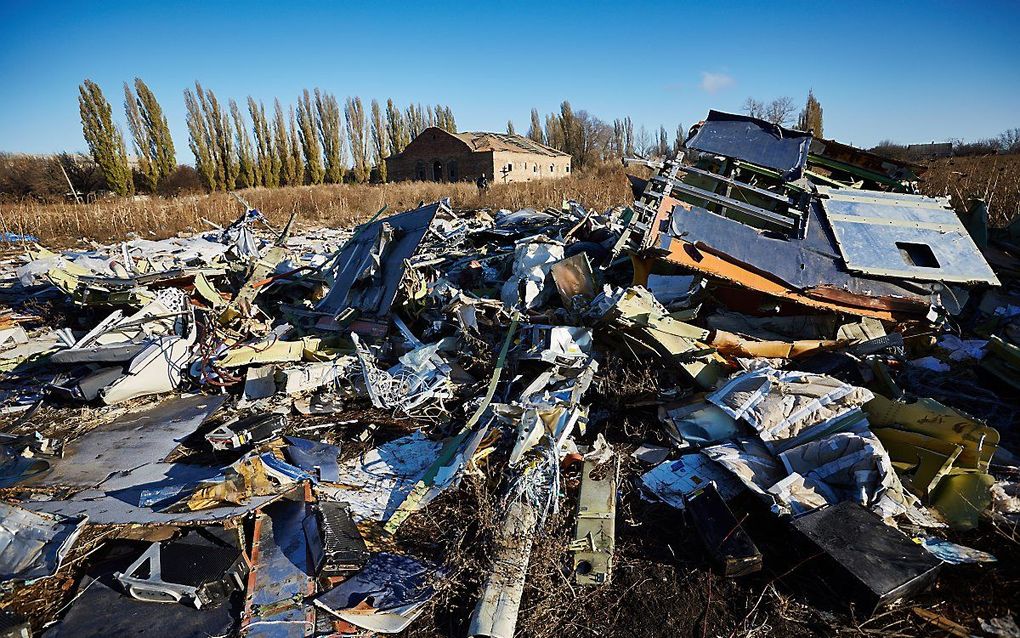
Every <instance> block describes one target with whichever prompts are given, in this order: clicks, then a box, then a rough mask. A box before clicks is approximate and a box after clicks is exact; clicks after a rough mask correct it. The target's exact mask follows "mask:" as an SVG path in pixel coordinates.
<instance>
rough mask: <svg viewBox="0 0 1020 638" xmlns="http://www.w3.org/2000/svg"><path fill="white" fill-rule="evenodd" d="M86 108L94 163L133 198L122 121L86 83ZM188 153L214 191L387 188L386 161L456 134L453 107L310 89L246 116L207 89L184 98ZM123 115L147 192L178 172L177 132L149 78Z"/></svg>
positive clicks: (129, 94) (127, 96)
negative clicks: (432, 138)
mask: <svg viewBox="0 0 1020 638" xmlns="http://www.w3.org/2000/svg"><path fill="white" fill-rule="evenodd" d="M78 89H79V97H78V104H79V109H80V112H81V121H82V132H83V134H84V136H85V141H86V142H87V143H88V145H89V150H90V151H91V153H92V158H93V160H94V161H95V162H96V165H97V166H98V167H99V169H100V171H101V172H102V174H103V176H104V177H105V179H106V182H107V184H108V185H109V187H110V190H111V191H113V192H115V193H117V194H118V195H128V194H131V193H133V192H134V179H133V172H132V169H131V167H130V164H129V162H128V153H127V148H126V144H125V140H124V135H123V134H122V133H121V130H120V128H119V127H118V126H117V125H116V123H115V122H114V121H113V109H112V107H111V106H110V103H109V101H108V100H107V99H106V97H105V96H104V95H103V92H102V90H101V89H100V88H99V86H98V85H97V84H96V83H95V82H92V81H91V80H85V81H84V82H83V83H82V84H81V85H80V86H79V87H78ZM184 103H185V107H186V109H187V124H188V138H189V139H188V146H189V147H190V149H191V151H192V153H193V154H194V156H195V168H196V169H197V171H198V174H199V176H200V178H201V179H202V182H203V183H204V184H205V186H206V187H207V188H208V189H209V190H232V189H235V188H251V187H254V186H264V187H268V188H274V187H277V186H295V185H304V184H323V183H329V184H338V183H341V182H344V181H355V182H367V181H369V180H370V179H372V178H375V179H378V180H380V181H386V162H385V158H387V157H389V156H390V155H395V154H397V153H400V152H401V151H403V150H404V148H405V147H406V146H407V145H408V144H409V143H410V141H411V140H412V139H414V137H416V136H417V135H418V134H419V133H421V132H422V131H423V130H425V129H426V128H428V127H430V126H438V127H440V128H443V129H445V130H448V131H450V132H453V133H455V132H457V123H456V120H455V118H454V115H453V110H452V109H451V108H450V107H449V106H441V105H436V106H425V107H422V106H421V105H420V104H418V105H415V104H412V105H410V106H408V107H407V108H405V109H403V110H401V109H399V108H398V107H397V106H396V105H394V103H393V100H387V101H386V105H385V107H384V106H382V105H381V104H380V103H379V102H378V101H377V100H372V102H371V105H370V107H369V111H368V112H366V110H365V106H364V104H363V103H362V101H361V98H360V97H348V98H346V99H345V100H344V103H343V106H342V107H341V105H340V102H339V100H337V98H336V96H335V95H333V94H332V93H327V92H324V91H321V90H319V89H315V90H314V91H312V92H309V91H308V90H307V89H306V90H304V91H303V92H302V94H301V95H300V96H299V97H298V100H297V107H296V108H295V107H294V106H293V105H289V106H288V107H287V108H286V109H284V107H283V106H282V105H281V104H280V100H279V99H276V100H274V103H273V109H272V111H271V112H268V113H267V111H266V107H265V104H264V103H262V102H259V101H256V100H255V99H254V98H252V97H250V96H249V97H248V100H247V109H246V110H247V113H245V112H244V110H242V108H241V107H239V106H238V104H237V102H235V101H234V100H233V99H230V100H228V101H227V104H226V105H223V104H221V103H220V101H219V100H218V99H217V98H216V95H215V94H214V93H213V92H212V91H211V90H209V89H205V88H203V87H202V85H201V84H199V83H198V82H196V83H195V87H194V90H192V89H190V88H188V89H185V91H184ZM124 112H125V115H126V118H127V122H128V129H129V130H130V133H131V137H132V142H133V150H134V154H135V156H136V157H137V168H138V172H139V174H140V176H141V180H140V181H141V183H142V184H143V185H144V186H143V188H144V189H145V190H149V191H151V192H157V190H158V189H159V185H160V183H161V182H162V181H163V180H165V179H167V178H168V177H169V176H170V175H171V174H172V173H173V172H174V171H176V170H177V159H176V153H175V149H174V143H173V139H172V138H171V135H170V127H169V126H168V124H167V119H166V116H165V115H164V114H163V109H162V108H161V107H160V105H159V102H158V101H157V100H156V97H155V95H154V94H153V93H152V91H151V90H149V87H148V86H147V85H146V84H145V82H143V81H142V80H141V79H140V78H135V81H134V85H133V86H131V85H129V84H127V83H125V84H124Z"/></svg>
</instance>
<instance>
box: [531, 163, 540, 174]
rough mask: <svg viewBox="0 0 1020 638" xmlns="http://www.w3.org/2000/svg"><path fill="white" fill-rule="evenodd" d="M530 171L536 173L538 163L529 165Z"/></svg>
mask: <svg viewBox="0 0 1020 638" xmlns="http://www.w3.org/2000/svg"><path fill="white" fill-rule="evenodd" d="M531 172H532V173H537V172H538V164H535V165H534V166H532V167H531Z"/></svg>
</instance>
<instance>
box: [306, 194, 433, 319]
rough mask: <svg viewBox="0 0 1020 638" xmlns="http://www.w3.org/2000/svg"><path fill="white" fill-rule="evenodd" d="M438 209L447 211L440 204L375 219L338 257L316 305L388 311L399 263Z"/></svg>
mask: <svg viewBox="0 0 1020 638" xmlns="http://www.w3.org/2000/svg"><path fill="white" fill-rule="evenodd" d="M440 210H447V206H446V204H445V203H444V202H436V203H434V204H429V205H428V206H423V207H421V208H416V209H414V210H410V211H407V212H405V213H401V214H399V215H394V216H392V217H387V218H385V219H380V220H379V221H376V222H372V223H371V224H368V225H367V226H365V227H364V228H362V229H360V230H359V231H358V233H357V234H356V235H355V236H354V237H353V238H352V239H351V241H350V242H348V243H347V244H346V245H345V246H344V247H343V248H342V249H341V250H340V253H339V254H338V255H337V257H336V261H335V262H334V264H333V280H334V281H333V285H332V286H331V287H330V289H329V292H328V293H327V294H326V296H325V297H323V298H322V300H321V301H320V302H319V304H318V305H317V306H316V308H315V309H316V310H318V311H319V312H328V313H330V314H334V315H335V314H337V313H339V312H340V311H342V310H344V309H345V308H355V309H356V310H359V311H361V312H362V313H364V314H365V315H370V316H384V315H387V314H389V310H390V304H392V303H393V298H394V297H395V296H396V294H397V288H398V287H399V286H400V280H401V277H403V275H404V266H405V264H404V262H405V260H407V259H410V258H411V257H413V256H414V254H415V252H417V250H418V245H419V244H421V241H422V239H423V238H424V237H425V234H426V233H427V232H428V229H429V224H431V223H432V219H433V218H434V217H435V216H436V213H437V212H439V211H440Z"/></svg>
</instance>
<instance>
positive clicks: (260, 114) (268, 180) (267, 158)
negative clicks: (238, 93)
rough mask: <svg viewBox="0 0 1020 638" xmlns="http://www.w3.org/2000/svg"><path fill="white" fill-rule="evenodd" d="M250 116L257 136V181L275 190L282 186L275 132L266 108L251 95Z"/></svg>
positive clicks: (249, 98)
mask: <svg viewBox="0 0 1020 638" xmlns="http://www.w3.org/2000/svg"><path fill="white" fill-rule="evenodd" d="M248 114H249V115H251V128H252V132H253V133H254V134H255V158H256V166H257V167H258V170H257V176H258V177H257V180H258V182H259V184H261V185H262V186H266V187H267V188H275V187H277V186H279V185H280V165H279V157H278V156H277V154H276V152H275V149H274V147H273V132H272V130H271V129H270V128H269V120H267V119H266V107H265V105H264V104H262V102H255V99H254V98H252V97H251V96H250V95H249V96H248Z"/></svg>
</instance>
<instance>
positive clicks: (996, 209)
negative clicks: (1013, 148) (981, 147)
mask: <svg viewBox="0 0 1020 638" xmlns="http://www.w3.org/2000/svg"><path fill="white" fill-rule="evenodd" d="M921 190H922V191H923V192H924V193H925V194H926V195H949V196H950V197H951V198H952V201H953V205H954V206H955V207H956V209H957V210H958V211H964V210H966V209H967V202H968V200H970V199H971V198H973V197H980V198H982V199H984V200H985V201H986V202H988V213H989V222H990V223H991V225H992V226H997V227H1001V226H1005V225H1006V224H1008V223H1009V222H1010V221H1012V220H1014V219H1016V218H1017V216H1018V215H1020V155H986V156H975V157H950V158H946V159H940V160H935V161H934V162H932V163H931V166H930V168H929V169H928V172H927V173H925V174H924V181H923V182H922V183H921Z"/></svg>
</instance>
